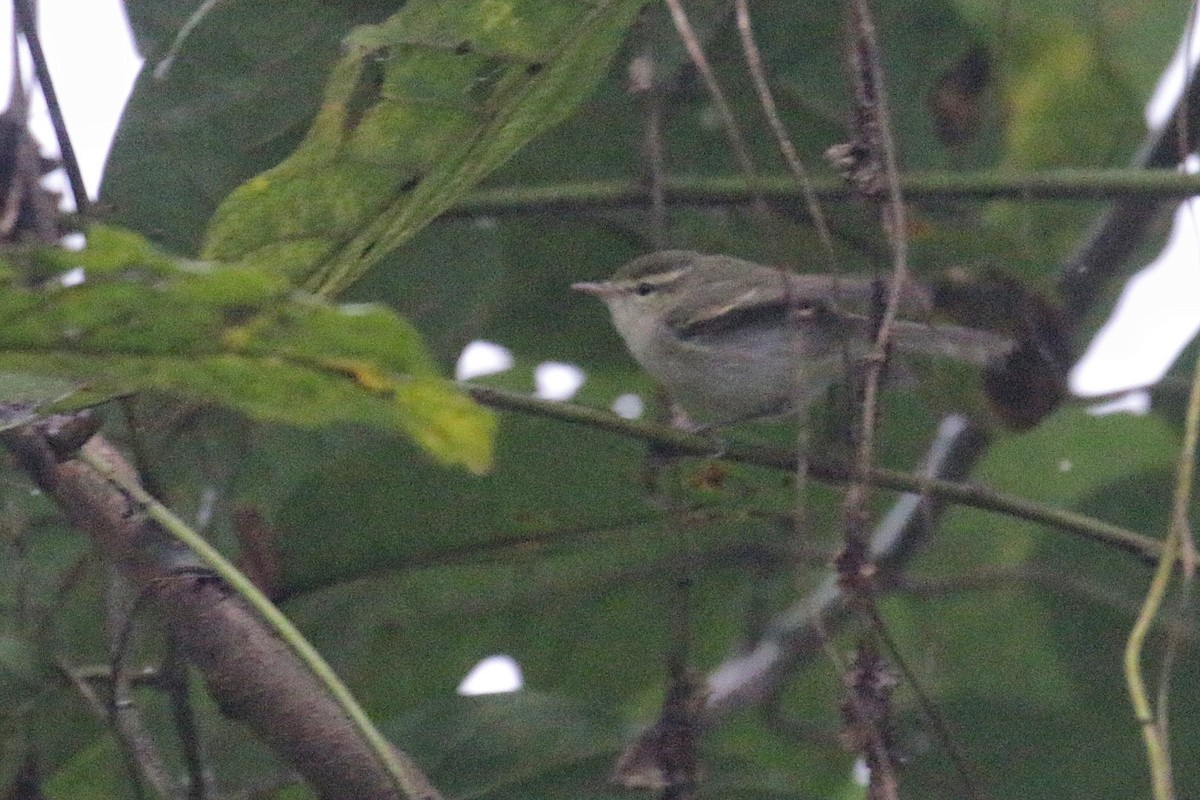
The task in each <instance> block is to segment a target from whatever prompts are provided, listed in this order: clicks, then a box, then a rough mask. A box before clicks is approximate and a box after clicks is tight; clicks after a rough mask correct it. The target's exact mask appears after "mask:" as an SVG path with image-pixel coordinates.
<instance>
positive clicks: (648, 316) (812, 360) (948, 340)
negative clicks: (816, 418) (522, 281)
mask: <svg viewBox="0 0 1200 800" xmlns="http://www.w3.org/2000/svg"><path fill="white" fill-rule="evenodd" d="M571 288H573V289H575V290H576V291H579V292H583V293H585V294H589V295H593V296H595V297H598V298H600V299H601V300H603V301H604V303H605V304H606V305H607V306H608V310H609V312H610V313H611V315H612V323H613V327H614V328H616V330H617V333H619V334H620V335H621V338H622V339H624V341H625V345H626V347H627V348H628V349H629V352H630V354H632V355H633V357H634V359H635V360H636V361H637V362H638V363H639V364H640V365H641V366H642V368H643V369H645V370H646V372H648V373H649V374H650V375H651V376H652V377H654V378H655V379H656V380H657V381H658V382H659V383H660V384H662V386H664V387H665V388H666V389H667V391H668V392H669V393H670V394H671V396H672V399H674V400H675V401H676V403H678V404H679V405H680V406H681V407H682V409H683V411H685V412H686V417H687V418H690V421H691V423H694V424H699V423H703V424H704V425H705V426H723V425H729V424H733V423H736V422H740V421H742V420H749V419H754V418H758V417H768V416H776V415H782V414H792V413H795V414H804V413H805V412H807V410H808V409H809V408H810V407H811V406H812V405H813V404H814V403H816V402H817V401H818V400H820V399H821V398H822V397H823V396H824V395H825V394H826V393H827V392H828V390H829V388H830V386H831V385H832V384H833V383H834V382H836V381H837V380H838V379H839V378H841V377H842V376H844V375H846V374H848V371H849V370H851V369H853V367H854V365H855V364H856V363H857V362H860V360H861V359H862V358H863V357H864V356H865V355H867V354H868V353H869V352H870V349H871V348H872V346H873V335H874V333H875V330H876V328H877V327H878V317H879V316H880V315H879V310H880V309H881V308H882V304H883V302H885V300H886V297H887V287H886V286H884V285H882V283H881V282H879V281H873V280H869V279H862V278H847V277H840V276H834V275H810V274H797V273H794V272H790V271H788V270H784V269H777V268H774V267H766V266H763V265H761V264H755V263H753V262H751V261H745V260H742V259H739V258H733V257H731V256H726V255H705V254H703V253H697V252H693V251H690V250H664V251H661V252H657V253H651V254H649V255H645V256H641V257H639V258H636V259H634V260H633V261H631V262H630V263H629V264H627V265H625V266H624V267H622V268H621V269H619V270H617V272H616V273H615V274H614V275H613V276H612V277H611V278H609V279H608V280H606V281H597V282H584V283H576V284H573V285H572V287H571ZM931 305H932V301H931V300H930V298H929V294H928V292H926V291H925V290H923V289H921V288H919V287H915V286H913V287H909V288H907V289H906V290H905V292H904V293H903V295H902V298H901V308H902V309H903V310H905V311H907V312H908V313H913V312H917V313H928V312H929V310H930V307H931ZM871 306H875V307H876V313H875V314H871V313H867V312H868V311H869V310H870V307H871ZM864 307H865V308H864ZM889 341H890V342H891V345H892V347H893V348H894V349H895V350H896V351H898V352H912V353H922V354H927V355H934V356H942V357H947V358H954V359H958V360H964V361H967V362H971V363H976V364H984V363H986V362H987V361H988V360H989V359H992V358H994V357H997V356H1001V355H1003V354H1005V353H1006V352H1008V351H1009V350H1010V349H1011V347H1012V343H1011V341H1010V340H1008V339H1007V338H1005V337H1003V336H1000V335H997V334H993V333H991V332H988V331H981V330H974V329H971V328H964V327H958V326H954V325H944V324H931V323H927V322H921V321H914V320H896V323H895V324H894V325H893V326H892V327H891V333H890V338H889Z"/></svg>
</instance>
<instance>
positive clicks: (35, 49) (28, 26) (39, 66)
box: [13, 0, 91, 214]
mask: <svg viewBox="0 0 1200 800" xmlns="http://www.w3.org/2000/svg"><path fill="white" fill-rule="evenodd" d="M13 10H14V12H15V14H16V17H17V21H18V22H19V24H20V27H21V34H22V35H23V36H24V37H25V44H26V45H27V46H28V47H29V55H30V58H31V59H32V60H33V71H34V74H36V75H37V79H38V85H39V86H41V87H42V96H43V97H45V98H46V108H47V109H49V111H50V122H51V124H52V125H53V126H54V135H55V136H56V137H57V138H58V149H59V152H60V153H61V154H62V164H63V169H64V170H66V173H67V181H68V182H69V183H70V185H71V195H72V196H73V197H74V198H75V209H76V210H77V211H78V212H79V213H80V214H86V213H87V212H88V209H89V208H90V206H91V201H90V200H89V199H88V193H87V187H85V186H84V185H83V173H82V172H81V171H80V169H79V160H78V159H77V158H76V157H75V146H74V145H72V144H71V136H70V134H69V133H68V132H67V121H66V119H65V118H64V117H63V113H62V106H60V105H59V103H58V94H57V93H56V92H55V91H54V81H53V80H52V79H51V77H50V67H49V65H48V64H47V63H46V54H45V53H44V52H43V51H42V41H41V38H40V37H39V36H38V31H37V15H36V13H34V9H33V2H32V0H13Z"/></svg>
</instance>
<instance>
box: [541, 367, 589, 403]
mask: <svg viewBox="0 0 1200 800" xmlns="http://www.w3.org/2000/svg"><path fill="white" fill-rule="evenodd" d="M586 377H587V376H586V375H585V374H584V372H583V370H582V369H580V368H579V367H577V366H575V365H574V364H564V363H562V362H561V361H543V362H542V363H541V364H538V365H537V368H536V369H534V371H533V385H534V389H535V393H536V394H537V396H538V397H540V398H542V399H543V400H570V399H571V398H572V397H574V396H575V393H576V392H578V391H579V387H580V386H583V381H584V380H585V379H586Z"/></svg>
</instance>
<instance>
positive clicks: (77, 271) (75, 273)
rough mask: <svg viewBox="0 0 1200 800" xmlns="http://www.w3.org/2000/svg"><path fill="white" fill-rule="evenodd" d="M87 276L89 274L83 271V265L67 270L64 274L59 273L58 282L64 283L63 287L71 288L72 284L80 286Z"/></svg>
mask: <svg viewBox="0 0 1200 800" xmlns="http://www.w3.org/2000/svg"><path fill="white" fill-rule="evenodd" d="M86 277H87V276H86V275H85V274H84V272H83V267H75V268H74V269H69V270H67V271H66V272H64V273H63V274H62V275H59V276H58V282H59V283H60V284H62V286H63V288H66V289H69V288H71V287H72V286H79V285H80V284H82V283H83V281H84V279H85V278H86Z"/></svg>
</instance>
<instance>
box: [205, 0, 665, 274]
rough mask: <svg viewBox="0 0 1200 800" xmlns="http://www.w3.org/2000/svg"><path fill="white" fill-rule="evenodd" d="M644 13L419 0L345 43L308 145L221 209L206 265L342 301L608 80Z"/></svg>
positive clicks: (631, 4) (630, 5) (614, 1)
mask: <svg viewBox="0 0 1200 800" xmlns="http://www.w3.org/2000/svg"><path fill="white" fill-rule="evenodd" d="M643 4H644V0H595V2H591V3H584V2H576V3H562V2H548V1H547V0H510V2H498V1H497V0H472V1H471V2H462V3H454V4H446V3H442V2H437V1H436V0H416V1H415V2H411V3H409V4H407V5H406V6H405V7H404V8H403V9H402V10H401V11H400V12H399V13H397V14H396V15H394V16H393V17H391V18H390V19H389V20H387V21H386V22H384V23H383V24H380V25H375V26H367V27H362V28H358V29H357V30H355V31H354V32H353V33H352V34H351V35H350V37H349V38H348V39H347V49H348V53H347V55H346V56H345V57H343V58H342V60H341V61H340V62H339V63H338V65H337V67H336V68H335V69H334V71H333V75H332V76H331V78H330V80H329V84H328V86H327V90H326V94H325V99H324V102H323V103H322V107H321V110H320V112H319V113H318V114H317V118H316V121H315V122H314V124H313V127H312V129H311V130H310V131H309V133H308V136H307V137H306V138H305V140H304V142H302V143H301V145H300V147H299V148H297V150H296V151H295V153H293V154H292V156H290V157H289V158H288V159H287V160H286V161H284V162H283V163H282V164H280V165H279V166H277V167H275V168H274V169H271V170H269V171H267V172H265V173H263V174H261V175H259V176H257V177H255V178H253V179H251V180H250V181H248V182H247V183H245V184H243V185H242V186H241V187H239V188H238V189H237V190H236V191H235V192H234V193H233V194H232V195H230V196H229V198H228V199H227V200H226V201H225V202H224V203H223V204H222V205H221V207H220V208H219V209H218V211H217V214H216V215H215V217H214V219H213V221H212V224H211V226H210V228H209V230H208V234H207V236H206V239H205V245H204V248H203V253H204V254H205V256H206V257H209V258H213V259H217V260H222V261H242V262H244V263H252V264H259V265H270V266H271V267H272V268H274V269H276V270H279V271H282V272H284V273H286V274H287V275H289V276H290V277H291V278H292V279H293V280H295V281H296V282H297V283H302V284H303V285H305V286H308V287H309V288H312V289H314V290H318V291H319V292H321V293H323V294H329V293H333V292H336V291H339V290H341V289H343V288H345V287H346V286H347V285H349V284H350V283H351V282H353V281H354V280H355V279H357V278H358V277H359V276H360V275H362V273H363V272H365V271H366V270H367V269H368V268H370V267H371V266H372V265H373V264H375V263H376V262H378V261H379V260H380V259H381V258H382V257H383V256H384V255H386V254H387V253H388V252H389V251H391V250H393V249H394V248H396V247H397V246H398V245H400V244H402V243H403V242H405V241H407V240H408V239H410V238H411V237H412V236H413V234H415V233H416V232H417V231H418V230H420V229H421V228H422V227H424V226H425V225H426V224H428V223H429V222H430V221H431V220H432V219H434V218H435V217H436V216H437V215H438V214H440V213H441V212H442V211H444V210H445V209H447V208H448V207H449V206H450V205H451V204H453V202H454V201H455V200H456V199H457V198H458V197H460V196H461V195H462V194H463V193H464V192H465V191H467V190H468V189H470V188H471V187H472V186H473V185H475V184H476V183H477V182H478V181H479V180H481V179H482V178H483V177H484V176H486V175H487V174H488V173H490V172H491V171H492V170H494V169H495V168H496V167H498V166H499V165H500V164H502V163H503V162H504V161H506V160H507V159H508V158H510V157H511V156H512V155H513V153H515V152H516V151H517V150H519V149H520V148H521V147H523V146H524V145H525V144H526V143H527V142H528V141H529V140H530V139H532V138H533V137H534V136H536V135H537V134H539V133H541V132H542V131H544V130H546V129H547V128H549V127H551V126H553V125H555V124H556V123H558V122H560V121H561V120H562V119H564V118H565V117H566V116H567V115H568V114H570V113H571V111H572V110H573V109H574V108H575V107H576V105H578V103H579V102H580V101H581V100H582V99H583V98H584V97H585V96H586V95H587V94H588V93H589V92H590V91H591V90H592V88H593V87H594V85H595V84H596V82H597V81H598V80H599V79H600V78H601V77H602V76H603V75H604V74H605V72H606V70H607V66H608V62H609V60H610V59H611V57H612V54H613V52H614V50H615V49H616V47H617V45H618V44H619V43H620V41H621V39H622V36H623V35H624V33H625V30H626V28H627V27H628V26H629V24H630V23H631V22H632V20H633V18H634V16H635V15H636V13H637V12H638V10H639V9H640V8H641V6H642V5H643Z"/></svg>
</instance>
